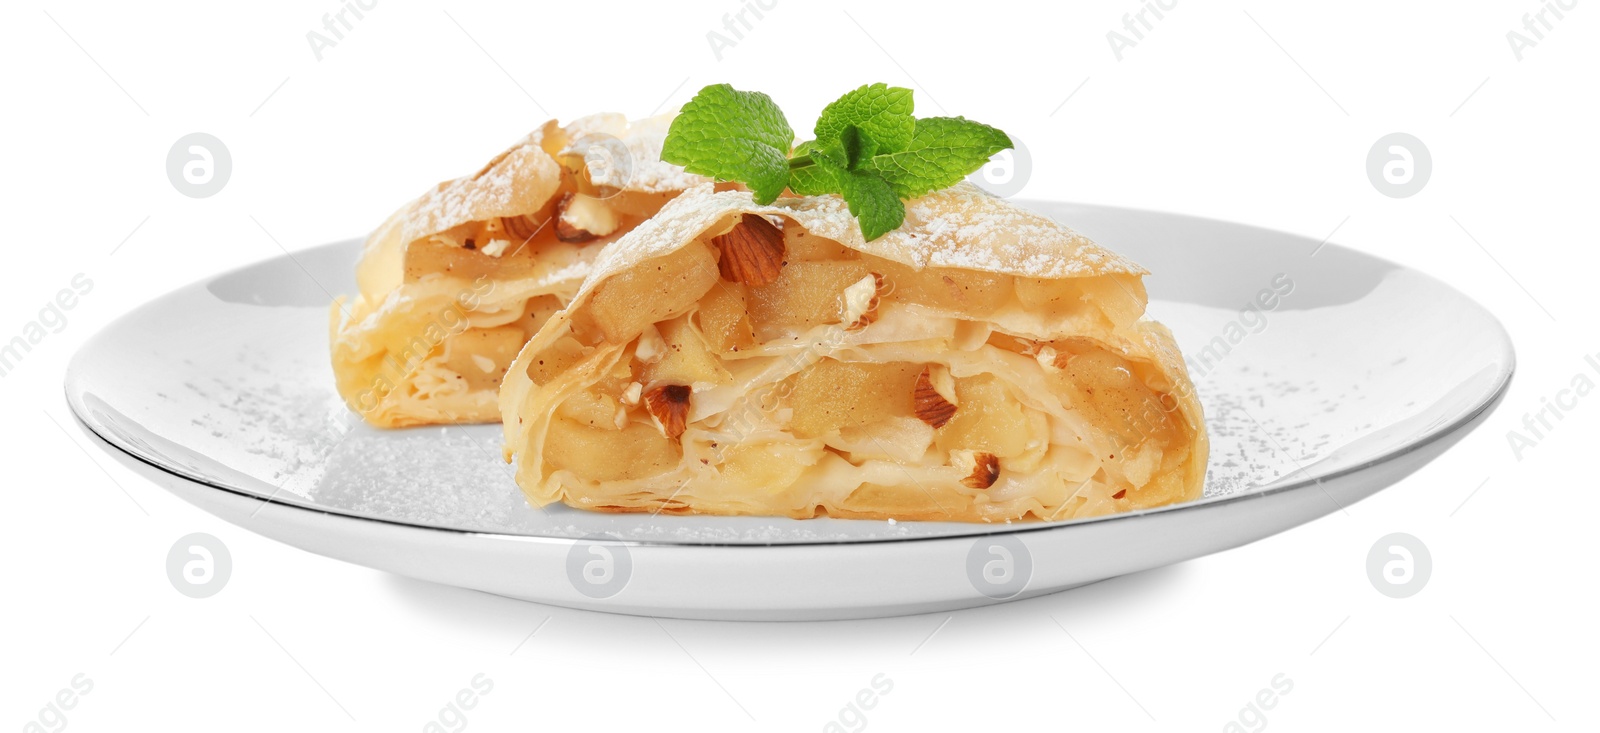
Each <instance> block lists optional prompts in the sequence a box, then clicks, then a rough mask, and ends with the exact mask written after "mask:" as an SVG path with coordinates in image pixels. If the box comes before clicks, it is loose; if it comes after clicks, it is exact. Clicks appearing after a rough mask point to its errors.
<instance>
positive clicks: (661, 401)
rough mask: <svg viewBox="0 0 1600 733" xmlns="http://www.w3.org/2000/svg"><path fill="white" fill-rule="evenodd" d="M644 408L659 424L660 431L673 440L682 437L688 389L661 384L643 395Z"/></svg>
mask: <svg viewBox="0 0 1600 733" xmlns="http://www.w3.org/2000/svg"><path fill="white" fill-rule="evenodd" d="M644 406H645V409H646V410H649V411H650V414H651V415H652V416H653V417H655V419H656V420H657V421H658V422H660V423H661V431H662V432H664V433H666V434H667V437H668V438H672V439H674V440H676V439H677V437H678V436H680V435H683V429H684V427H685V424H686V421H687V418H688V417H689V388H688V387H687V386H685V385H681V384H663V385H661V386H659V387H653V388H651V390H650V391H649V392H646V393H644Z"/></svg>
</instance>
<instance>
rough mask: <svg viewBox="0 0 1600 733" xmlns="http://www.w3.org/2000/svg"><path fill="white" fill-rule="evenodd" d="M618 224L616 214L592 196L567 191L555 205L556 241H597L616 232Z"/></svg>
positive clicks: (576, 242) (575, 242)
mask: <svg viewBox="0 0 1600 733" xmlns="http://www.w3.org/2000/svg"><path fill="white" fill-rule="evenodd" d="M620 224H621V222H620V221H619V220H618V218H617V212H615V211H612V210H611V207H610V206H607V205H606V204H605V202H604V201H601V200H600V199H597V198H595V197H593V196H587V195H584V194H581V193H572V192H570V191H569V192H568V193H567V194H566V195H564V196H562V197H561V203H559V204H556V239H559V240H561V241H563V242H568V243H572V244H578V243H581V242H588V241H591V240H594V239H598V238H600V237H604V236H606V235H607V234H610V233H612V232H614V231H616V230H617V227H618V226H619V225H620Z"/></svg>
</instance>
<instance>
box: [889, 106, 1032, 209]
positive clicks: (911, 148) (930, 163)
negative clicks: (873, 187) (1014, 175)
mask: <svg viewBox="0 0 1600 733" xmlns="http://www.w3.org/2000/svg"><path fill="white" fill-rule="evenodd" d="M1009 147H1011V138H1010V137H1008V136H1006V134H1005V133H1003V132H1001V131H999V130H997V129H995V128H993V127H990V126H988V125H985V124H983V123H980V122H973V121H971V120H968V119H965V118H962V117H927V118H924V119H920V120H917V125H916V129H915V130H914V131H913V132H912V135H911V142H910V143H908V144H907V145H906V146H905V149H903V150H899V151H895V152H890V153H880V154H878V155H875V156H873V157H872V159H871V160H868V161H866V162H865V163H864V164H863V165H862V166H861V169H862V170H866V171H875V172H877V173H879V174H881V175H882V176H883V178H884V179H885V180H887V181H888V182H889V184H890V185H891V186H893V187H894V192H895V193H896V194H897V195H899V196H900V197H901V198H906V199H912V198H916V197H918V196H922V195H923V194H926V193H930V192H932V191H937V190H939V189H941V188H948V187H950V186H954V185H955V184H957V183H959V182H960V181H961V179H963V178H965V177H967V176H968V175H970V174H971V173H972V172H973V171H976V170H978V169H979V168H982V167H983V164H984V163H986V162H988V160H989V158H990V157H992V156H993V155H994V154H995V153H998V152H1000V151H1002V150H1005V149H1006V148H1009Z"/></svg>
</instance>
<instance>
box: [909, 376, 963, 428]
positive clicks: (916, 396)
mask: <svg viewBox="0 0 1600 733" xmlns="http://www.w3.org/2000/svg"><path fill="white" fill-rule="evenodd" d="M931 372H932V369H931V368H930V367H923V369H922V373H921V374H919V375H917V383H916V386H915V387H913V388H912V390H911V404H912V408H913V409H914V410H915V411H916V413H917V418H918V419H920V420H922V421H923V422H925V423H927V424H929V425H932V426H933V427H935V428H942V427H944V424H945V423H947V422H950V418H951V417H954V416H955V414H956V406H955V404H954V403H952V402H950V400H947V399H945V398H944V396H943V395H941V394H939V391H938V390H937V389H934V386H933V378H932V376H931ZM947 374H948V372H947Z"/></svg>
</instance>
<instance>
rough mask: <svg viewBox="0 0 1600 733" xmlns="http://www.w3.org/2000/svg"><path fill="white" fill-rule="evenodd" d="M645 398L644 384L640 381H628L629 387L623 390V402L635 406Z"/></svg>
mask: <svg viewBox="0 0 1600 733" xmlns="http://www.w3.org/2000/svg"><path fill="white" fill-rule="evenodd" d="M643 398H644V385H642V384H640V383H638V382H630V383H628V388H627V389H625V390H623V391H622V404H624V405H627V406H628V407H633V406H634V405H637V404H639V400H641V399H643Z"/></svg>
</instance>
